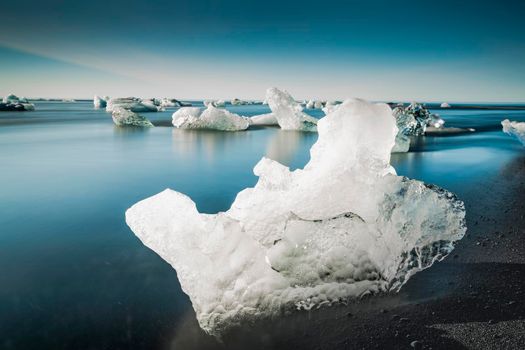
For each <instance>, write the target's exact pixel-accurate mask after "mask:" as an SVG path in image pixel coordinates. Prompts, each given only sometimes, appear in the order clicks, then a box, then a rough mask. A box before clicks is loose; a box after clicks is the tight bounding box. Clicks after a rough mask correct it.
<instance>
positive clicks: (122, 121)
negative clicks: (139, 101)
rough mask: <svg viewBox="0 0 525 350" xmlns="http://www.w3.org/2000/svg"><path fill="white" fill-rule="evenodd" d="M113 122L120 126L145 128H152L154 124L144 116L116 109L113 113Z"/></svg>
mask: <svg viewBox="0 0 525 350" xmlns="http://www.w3.org/2000/svg"><path fill="white" fill-rule="evenodd" d="M111 117H112V118H113V122H114V123H115V125H118V126H143V127H151V126H153V124H151V122H150V121H149V120H148V119H147V118H146V117H144V116H141V115H140V114H137V113H135V112H132V111H130V110H129V109H125V108H116V109H114V110H113V112H112V113H111Z"/></svg>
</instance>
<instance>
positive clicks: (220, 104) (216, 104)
mask: <svg viewBox="0 0 525 350" xmlns="http://www.w3.org/2000/svg"><path fill="white" fill-rule="evenodd" d="M203 104H204V107H208V106H210V105H211V106H213V107H221V108H222V107H225V106H226V101H224V100H205V101H203Z"/></svg>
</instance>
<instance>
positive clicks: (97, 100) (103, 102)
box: [93, 95, 109, 108]
mask: <svg viewBox="0 0 525 350" xmlns="http://www.w3.org/2000/svg"><path fill="white" fill-rule="evenodd" d="M108 100H109V98H104V97H100V96H97V95H95V96H94V97H93V106H94V107H95V108H106V106H107V103H108Z"/></svg>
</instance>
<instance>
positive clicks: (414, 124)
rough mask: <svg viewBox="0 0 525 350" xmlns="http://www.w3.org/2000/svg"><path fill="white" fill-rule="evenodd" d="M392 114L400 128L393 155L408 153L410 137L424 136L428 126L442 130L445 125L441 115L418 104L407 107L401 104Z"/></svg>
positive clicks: (414, 103)
mask: <svg viewBox="0 0 525 350" xmlns="http://www.w3.org/2000/svg"><path fill="white" fill-rule="evenodd" d="M392 113H393V115H394V118H395V120H396V124H397V128H398V133H397V136H396V143H395V145H394V147H393V148H392V153H402V152H408V150H409V148H410V136H422V135H424V134H425V131H426V129H427V127H428V126H432V127H434V128H435V129H440V128H442V127H443V125H444V124H445V121H444V120H443V119H441V118H440V117H439V115H437V114H433V113H430V111H429V110H428V109H426V108H425V107H424V106H423V105H422V104H420V103H416V102H412V103H411V104H410V105H408V106H407V107H405V106H403V105H402V104H400V105H398V106H397V107H396V108H394V110H393V112H392Z"/></svg>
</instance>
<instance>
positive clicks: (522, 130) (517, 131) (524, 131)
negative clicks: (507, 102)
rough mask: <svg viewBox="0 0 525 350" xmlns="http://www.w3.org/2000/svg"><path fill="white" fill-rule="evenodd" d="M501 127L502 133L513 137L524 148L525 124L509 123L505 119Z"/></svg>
mask: <svg viewBox="0 0 525 350" xmlns="http://www.w3.org/2000/svg"><path fill="white" fill-rule="evenodd" d="M501 125H502V126H503V132H505V133H507V134H509V135H511V136H514V137H515V138H517V139H518V141H519V142H521V143H522V144H523V146H525V122H523V123H519V122H511V121H510V120H508V119H505V120H504V121H502V122H501Z"/></svg>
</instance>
